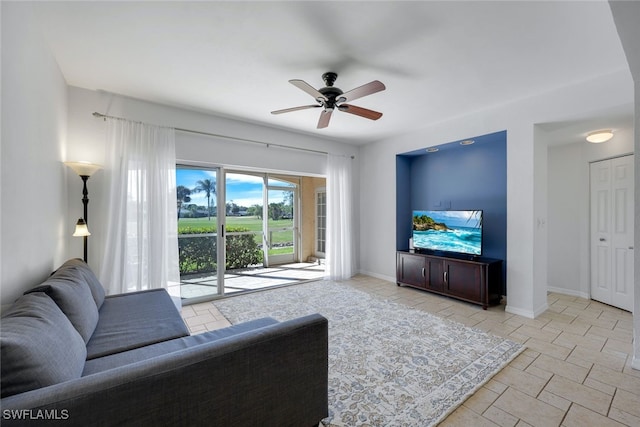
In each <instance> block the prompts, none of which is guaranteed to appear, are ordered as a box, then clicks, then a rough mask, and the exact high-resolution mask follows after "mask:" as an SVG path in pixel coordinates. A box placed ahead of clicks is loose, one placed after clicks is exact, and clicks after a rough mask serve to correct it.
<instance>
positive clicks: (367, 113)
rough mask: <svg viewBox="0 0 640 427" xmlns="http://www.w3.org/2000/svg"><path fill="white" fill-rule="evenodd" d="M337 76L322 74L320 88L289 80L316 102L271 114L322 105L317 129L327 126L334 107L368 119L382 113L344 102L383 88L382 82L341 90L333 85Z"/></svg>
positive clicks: (374, 118)
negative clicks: (322, 81) (322, 82)
mask: <svg viewBox="0 0 640 427" xmlns="http://www.w3.org/2000/svg"><path fill="white" fill-rule="evenodd" d="M337 78H338V74H337V73H334V72H327V73H324V74H323V75H322V80H324V83H325V85H326V86H325V87H323V88H320V89H316V88H314V87H313V86H311V85H310V84H309V83H307V82H305V81H304V80H298V79H293V80H289V83H291V84H292V85H294V86H295V87H297V88H298V89H300V90H303V91H304V92H307V93H308V94H309V95H311V96H313V97H314V98H315V100H316V102H317V104H313V105H302V106H300V107H292V108H285V109H283V110H276V111H272V112H271V114H282V113H290V112H292V111H299V110H306V109H309V108H320V107H322V108H323V110H322V112H321V113H320V119H319V120H318V129H324V128H326V127H327V126H329V121H330V120H331V115H332V114H333V112H334V111H335V110H336V109H337V110H338V111H343V112H345V113H349V114H354V115H356V116H360V117H364V118H365V119H369V120H378V119H379V118H380V117H382V113H380V112H378V111H373V110H369V109H367V108H363V107H358V106H356V105H351V104H346V102H349V101H353V100H354V99H358V98H362V97H363V96H367V95H371V94H374V93H376V92H380V91H383V90H385V89H386V87H385V85H384V84H382V82H380V81H378V80H374V81H372V82H369V83H367V84H365V85H362V86H359V87H357V88H355V89H352V90H350V91H347V92H343V91H342V90H341V89H339V88H337V87H335V86H333V84H334V83H335V81H336V79H337Z"/></svg>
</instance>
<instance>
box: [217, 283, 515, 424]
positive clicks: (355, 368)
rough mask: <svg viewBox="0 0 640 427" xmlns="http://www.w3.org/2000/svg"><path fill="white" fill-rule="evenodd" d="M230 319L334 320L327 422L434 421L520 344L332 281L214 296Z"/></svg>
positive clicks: (482, 382)
mask: <svg viewBox="0 0 640 427" xmlns="http://www.w3.org/2000/svg"><path fill="white" fill-rule="evenodd" d="M214 305H215V306H216V307H217V308H218V309H219V310H220V312H221V313H222V314H223V315H224V316H225V317H226V318H227V319H228V320H229V321H230V322H231V323H233V324H236V323H241V322H244V321H247V320H251V319H257V318H260V317H265V316H271V317H273V318H275V319H277V320H280V321H283V320H287V319H292V318H295V317H299V316H303V315H306V314H311V313H320V314H322V315H323V316H325V317H326V318H327V319H329V417H328V418H327V419H325V420H323V421H322V422H323V424H324V425H325V426H332V427H333V426H385V427H386V426H411V427H413V426H418V425H419V426H429V425H435V424H437V423H438V422H440V421H441V420H442V419H443V418H444V417H446V416H447V415H448V414H449V413H450V412H451V411H453V410H454V409H455V408H456V407H458V406H459V405H460V404H462V402H464V400H465V399H466V398H467V397H469V396H470V395H471V394H472V393H473V392H474V391H475V390H476V389H478V388H479V387H481V386H482V385H483V384H484V383H485V382H486V381H488V380H489V379H490V378H491V377H492V376H493V375H494V374H496V373H497V372H498V371H500V369H502V368H503V367H504V366H505V365H506V364H507V363H508V362H509V361H511V360H512V359H513V358H514V357H515V356H517V355H518V354H519V353H520V352H521V351H522V350H523V347H522V346H521V345H520V344H517V343H515V342H512V341H509V340H506V339H503V338H499V337H496V336H493V335H490V334H488V333H486V332H484V331H479V330H476V329H472V328H469V327H466V326H464V325H461V324H459V323H455V322H452V321H449V320H446V319H441V318H439V317H437V316H434V315H431V314H429V313H425V312H423V311H420V310H417V309H412V308H410V307H408V306H405V305H403V304H399V303H394V302H390V301H385V300H384V299H382V298H376V297H374V296H371V295H370V294H367V293H365V292H362V291H358V290H356V289H354V288H352V287H350V286H347V285H341V284H339V283H336V282H331V281H319V282H311V283H306V284H302V285H296V286H291V287H287V288H279V289H272V290H268V291H264V292H258V293H252V294H247V295H240V296H234V297H233V298H229V299H224V300H220V301H216V302H214Z"/></svg>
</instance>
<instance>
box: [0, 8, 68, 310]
mask: <svg viewBox="0 0 640 427" xmlns="http://www.w3.org/2000/svg"><path fill="white" fill-rule="evenodd" d="M1 7H2V153H1V157H2V161H1V165H2V166H1V168H2V181H1V182H0V185H1V188H2V192H1V196H0V199H1V205H2V209H1V212H2V214H1V215H2V218H1V232H0V238H1V240H2V242H1V248H2V249H1V256H0V269H1V272H0V276H1V282H0V283H1V287H0V290H1V301H0V303H1V304H2V305H7V304H10V303H11V302H13V301H14V300H15V299H16V298H18V296H20V294H22V292H23V291H24V290H25V289H28V288H30V287H32V286H35V285H37V284H39V283H40V282H41V281H42V280H44V279H45V278H46V277H47V276H48V275H49V274H50V273H51V272H52V271H53V269H54V268H56V267H57V266H58V265H59V264H60V263H61V262H63V261H64V259H65V255H66V243H67V241H68V240H69V237H68V236H69V235H70V234H71V233H72V232H73V226H74V224H73V223H72V221H70V220H68V218H67V216H66V201H67V187H66V180H67V175H68V174H67V171H66V170H65V169H66V167H65V166H64V165H63V164H62V160H63V159H64V157H65V152H64V149H65V144H64V142H65V138H66V129H67V97H66V83H65V81H64V78H63V77H62V74H61V72H60V70H59V69H58V66H57V64H56V62H55V60H54V59H53V57H52V55H51V54H50V52H49V50H48V48H47V46H46V45H45V43H44V41H43V38H42V36H41V34H40V33H39V31H38V25H37V23H36V19H35V16H34V13H33V10H32V7H31V5H30V4H25V3H19V2H2V4H1Z"/></svg>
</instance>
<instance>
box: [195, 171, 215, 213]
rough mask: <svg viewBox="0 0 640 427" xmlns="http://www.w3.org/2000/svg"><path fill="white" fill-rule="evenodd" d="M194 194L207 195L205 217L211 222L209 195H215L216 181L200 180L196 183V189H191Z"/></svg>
mask: <svg viewBox="0 0 640 427" xmlns="http://www.w3.org/2000/svg"><path fill="white" fill-rule="evenodd" d="M193 191H194V192H195V193H199V192H201V191H204V192H205V194H206V195H207V216H208V217H209V221H211V195H212V194H216V181H215V180H212V179H209V178H207V179H201V180H200V181H198V182H196V188H194V189H193Z"/></svg>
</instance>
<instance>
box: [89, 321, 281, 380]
mask: <svg viewBox="0 0 640 427" xmlns="http://www.w3.org/2000/svg"><path fill="white" fill-rule="evenodd" d="M276 323H278V321H277V320H275V319H273V318H271V317H265V318H262V319H256V320H251V321H248V322H244V323H240V324H238V325H233V326H229V327H228V328H223V329H218V330H215V331H210V332H204V333H201V334H197V335H191V336H188V337H183V338H177V339H173V340H169V341H164V342H160V343H157V344H152V345H148V346H145V347H140V348H136V349H133V350H129V351H124V352H121V353H116V354H111V355H108V356H104V357H98V358H95V359H91V360H87V362H86V363H85V366H84V371H83V372H82V376H86V375H91V374H96V373H98V372H102V371H106V370H108V369H113V368H117V367H120V366H124V365H129V364H131V363H136V362H140V361H145V360H148V359H150V358H152V357H156V356H162V355H164V354H168V353H172V352H174V351H178V350H183V349H185V348H189V347H193V346H197V345H201V344H205V343H208V342H212V341H217V340H220V339H223V338H227V337H231V336H234V335H238V334H242V333H244V332H249V331H253V330H255V329H259V328H263V327H265V326H269V325H273V324H276Z"/></svg>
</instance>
